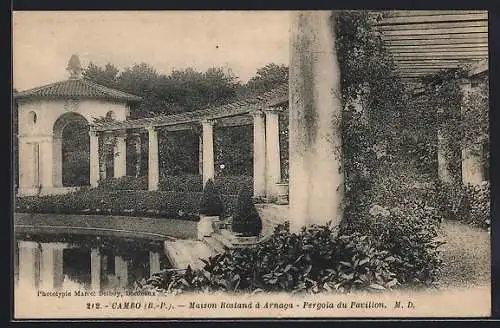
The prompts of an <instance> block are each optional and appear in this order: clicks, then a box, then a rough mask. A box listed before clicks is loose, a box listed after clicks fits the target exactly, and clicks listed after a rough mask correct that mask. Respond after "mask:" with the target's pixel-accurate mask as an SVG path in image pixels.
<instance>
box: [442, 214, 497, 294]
mask: <svg viewBox="0 0 500 328" xmlns="http://www.w3.org/2000/svg"><path fill="white" fill-rule="evenodd" d="M442 233H443V236H442V238H443V239H444V240H445V241H446V244H445V245H443V246H442V254H443V262H444V263H443V272H442V277H441V280H440V285H441V286H442V287H444V288H446V287H450V288H454V287H465V288H470V287H479V286H485V285H489V284H490V282H491V278H490V273H491V264H490V263H491V247H490V245H491V244H490V234H489V233H488V232H487V231H484V230H481V229H478V228H474V227H471V226H468V225H465V224H462V223H459V222H453V221H446V222H443V224H442Z"/></svg>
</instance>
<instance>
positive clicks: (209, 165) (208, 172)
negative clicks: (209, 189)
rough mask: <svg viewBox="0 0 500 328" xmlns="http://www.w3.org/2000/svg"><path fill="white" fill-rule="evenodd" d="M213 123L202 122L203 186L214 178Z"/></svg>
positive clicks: (208, 121) (209, 121)
mask: <svg viewBox="0 0 500 328" xmlns="http://www.w3.org/2000/svg"><path fill="white" fill-rule="evenodd" d="M213 125H214V122H213V121H211V120H205V121H203V122H202V127H203V186H205V183H206V182H207V181H208V180H209V179H212V180H213V178H214V174H215V168H214V136H213Z"/></svg>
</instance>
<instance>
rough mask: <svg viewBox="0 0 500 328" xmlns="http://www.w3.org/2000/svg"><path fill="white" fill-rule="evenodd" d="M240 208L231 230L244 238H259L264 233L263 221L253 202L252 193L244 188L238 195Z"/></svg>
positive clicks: (237, 209) (237, 210)
mask: <svg viewBox="0 0 500 328" xmlns="http://www.w3.org/2000/svg"><path fill="white" fill-rule="evenodd" d="M237 206H238V207H237V208H236V214H235V215H234V217H233V222H232V223H231V228H232V230H233V232H236V233H238V234H241V235H242V236H258V235H259V234H260V233H261V232H262V220H261V218H260V215H259V212H257V209H256V208H255V204H254V203H253V201H252V191H251V190H250V189H249V188H245V187H243V188H242V189H241V190H240V192H239V194H238V205H237Z"/></svg>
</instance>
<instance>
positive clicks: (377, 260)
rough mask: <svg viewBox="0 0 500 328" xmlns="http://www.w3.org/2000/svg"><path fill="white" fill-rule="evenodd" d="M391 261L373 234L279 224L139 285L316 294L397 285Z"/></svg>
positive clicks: (173, 289) (167, 289)
mask: <svg viewBox="0 0 500 328" xmlns="http://www.w3.org/2000/svg"><path fill="white" fill-rule="evenodd" d="M396 261H397V258H396V256H394V255H393V254H391V253H390V251H388V250H386V249H383V248H381V243H380V242H379V241H378V239H377V238H371V237H369V236H363V235H361V234H359V233H353V234H349V235H338V236H336V235H335V234H334V232H333V231H332V230H331V228H330V227H329V225H326V226H310V227H307V228H303V229H302V231H300V232H299V233H290V231H289V225H288V223H285V224H283V225H279V226H277V227H276V228H275V230H274V233H273V234H272V235H271V237H270V238H269V239H267V240H266V241H264V242H261V243H260V244H257V245H255V246H253V247H249V248H242V249H233V250H229V251H226V252H224V253H221V254H218V255H216V256H214V257H210V258H209V259H208V260H206V261H204V262H205V266H204V267H203V268H202V269H199V270H192V269H191V268H189V267H188V269H187V270H181V271H164V272H162V273H160V274H158V275H154V276H153V277H152V278H151V279H150V280H149V281H148V282H147V284H146V285H145V286H142V287H141V289H146V290H147V289H155V290H157V291H161V292H166V293H173V294H178V293H182V292H184V291H198V292H215V291H225V292H257V291H262V292H276V291H286V292H290V293H304V292H307V293H320V292H332V291H337V292H350V291H353V290H375V291H376V290H384V289H392V288H398V287H400V286H401V285H402V284H401V283H400V277H398V273H397V272H394V271H393V270H394V268H395V267H396V265H395V264H394V263H395V262H396Z"/></svg>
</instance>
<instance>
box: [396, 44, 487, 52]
mask: <svg viewBox="0 0 500 328" xmlns="http://www.w3.org/2000/svg"><path fill="white" fill-rule="evenodd" d="M387 48H389V49H390V50H391V51H448V50H453V51H462V50H464V51H470V50H471V49H472V50H486V51H488V44H487V43H486V44H482V43H476V44H473V43H469V44H448V45H432V44H431V45H405V46H400V45H389V46H387Z"/></svg>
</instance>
